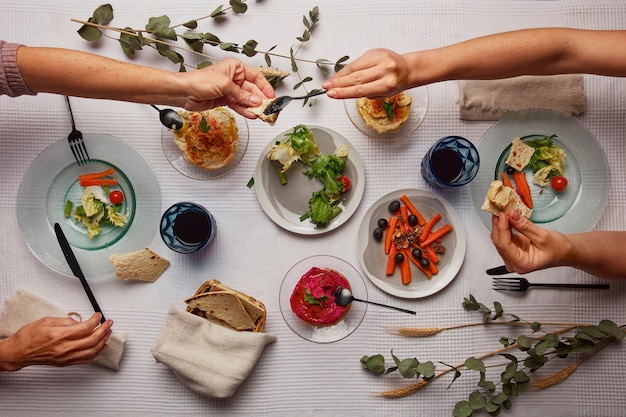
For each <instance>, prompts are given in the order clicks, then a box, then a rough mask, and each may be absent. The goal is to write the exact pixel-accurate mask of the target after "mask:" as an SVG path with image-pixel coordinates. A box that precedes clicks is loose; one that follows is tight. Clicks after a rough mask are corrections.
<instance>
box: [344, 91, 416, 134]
mask: <svg viewBox="0 0 626 417" xmlns="http://www.w3.org/2000/svg"><path fill="white" fill-rule="evenodd" d="M405 94H408V95H410V96H411V98H412V99H413V101H412V103H411V111H410V113H409V118H408V119H407V121H406V123H404V124H403V125H402V126H400V128H399V129H398V130H395V131H393V132H385V133H379V132H377V131H375V130H374V129H372V128H371V127H369V126H368V125H367V124H365V122H364V121H363V118H362V117H361V115H360V114H359V111H358V110H357V107H356V99H347V100H344V101H343V105H344V107H345V109H346V113H347V114H348V118H349V119H350V121H351V122H352V124H353V125H354V127H356V128H357V129H358V130H359V131H360V132H361V133H363V134H364V135H367V136H369V137H370V138H372V139H379V140H385V141H394V140H399V139H402V138H405V137H407V136H409V135H410V134H411V133H413V132H415V130H416V129H417V128H418V127H419V126H420V125H421V124H422V122H423V121H424V118H425V117H426V113H427V112H428V87H426V86H422V87H416V88H412V89H410V90H406V91H405Z"/></svg>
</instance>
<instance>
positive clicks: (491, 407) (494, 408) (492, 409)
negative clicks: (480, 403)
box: [485, 401, 500, 416]
mask: <svg viewBox="0 0 626 417" xmlns="http://www.w3.org/2000/svg"><path fill="white" fill-rule="evenodd" d="M485 411H487V412H488V413H489V414H491V415H492V416H493V415H497V414H494V413H499V412H500V404H496V403H494V402H492V401H489V402H488V403H487V404H486V405H485Z"/></svg>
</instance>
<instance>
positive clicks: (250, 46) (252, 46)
mask: <svg viewBox="0 0 626 417" xmlns="http://www.w3.org/2000/svg"><path fill="white" fill-rule="evenodd" d="M258 45H259V43H258V42H257V41H255V40H252V39H250V40H249V41H248V42H246V43H245V45H244V46H243V49H242V53H243V54H244V55H245V56H247V57H253V56H255V55H256V54H257V51H256V47H257V46H258Z"/></svg>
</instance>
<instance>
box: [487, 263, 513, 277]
mask: <svg viewBox="0 0 626 417" xmlns="http://www.w3.org/2000/svg"><path fill="white" fill-rule="evenodd" d="M508 273H509V271H508V270H507V269H506V266H504V265H500V266H496V267H495V268H489V269H488V270H487V275H504V274H508Z"/></svg>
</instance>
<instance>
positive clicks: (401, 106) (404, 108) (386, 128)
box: [356, 92, 413, 133]
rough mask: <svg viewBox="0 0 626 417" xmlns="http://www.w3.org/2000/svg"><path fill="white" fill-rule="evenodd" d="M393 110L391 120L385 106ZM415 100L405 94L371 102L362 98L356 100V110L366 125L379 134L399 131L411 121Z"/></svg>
mask: <svg viewBox="0 0 626 417" xmlns="http://www.w3.org/2000/svg"><path fill="white" fill-rule="evenodd" d="M383 101H384V102H385V105H390V106H391V108H392V110H393V111H392V117H391V119H390V118H389V115H388V114H387V110H386V109H385V105H383ZM412 101H413V99H412V98H411V96H410V95H408V94H404V92H402V93H399V94H396V95H395V96H391V97H386V98H377V99H374V100H370V99H369V98H365V97H361V98H358V99H357V100H356V108H357V110H358V112H359V115H360V116H361V118H362V119H363V121H364V122H365V124H366V125H368V126H369V127H371V128H372V129H374V130H375V131H376V132H378V133H385V132H393V131H394V130H398V129H399V128H400V126H402V125H403V124H404V123H406V121H407V120H408V119H409V114H410V112H411V102H412Z"/></svg>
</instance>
